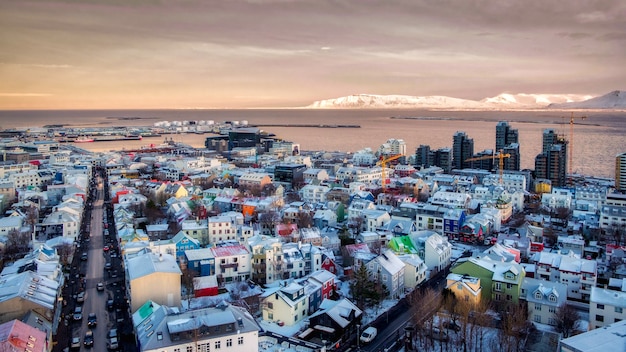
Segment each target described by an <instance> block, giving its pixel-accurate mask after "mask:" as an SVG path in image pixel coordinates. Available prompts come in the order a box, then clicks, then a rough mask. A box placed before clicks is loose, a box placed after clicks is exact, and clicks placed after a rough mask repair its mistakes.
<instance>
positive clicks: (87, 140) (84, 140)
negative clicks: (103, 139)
mask: <svg viewBox="0 0 626 352" xmlns="http://www.w3.org/2000/svg"><path fill="white" fill-rule="evenodd" d="M90 142H93V138H89V137H78V138H76V139H75V140H74V143H90Z"/></svg>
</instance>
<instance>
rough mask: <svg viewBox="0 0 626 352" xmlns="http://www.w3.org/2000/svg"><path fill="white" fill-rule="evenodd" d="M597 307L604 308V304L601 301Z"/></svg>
mask: <svg viewBox="0 0 626 352" xmlns="http://www.w3.org/2000/svg"><path fill="white" fill-rule="evenodd" d="M596 307H597V308H598V309H604V304H599V303H598V304H597V305H596Z"/></svg>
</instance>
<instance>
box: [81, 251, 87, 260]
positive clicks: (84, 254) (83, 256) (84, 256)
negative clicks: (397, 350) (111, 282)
mask: <svg viewBox="0 0 626 352" xmlns="http://www.w3.org/2000/svg"><path fill="white" fill-rule="evenodd" d="M80 260H83V261H85V260H87V252H83V254H82V255H81V256H80Z"/></svg>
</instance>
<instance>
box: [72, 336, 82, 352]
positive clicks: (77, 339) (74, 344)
mask: <svg viewBox="0 0 626 352" xmlns="http://www.w3.org/2000/svg"><path fill="white" fill-rule="evenodd" d="M70 348H71V349H73V350H76V349H80V336H74V337H72V341H71V342H70Z"/></svg>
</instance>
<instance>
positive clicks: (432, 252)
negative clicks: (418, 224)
mask: <svg viewBox="0 0 626 352" xmlns="http://www.w3.org/2000/svg"><path fill="white" fill-rule="evenodd" d="M411 240H412V241H413V243H414V247H415V248H416V249H417V251H418V254H419V256H420V258H422V259H423V260H424V262H425V263H426V266H427V267H428V269H429V270H431V271H432V272H433V273H435V272H439V271H441V270H444V269H445V268H446V267H448V266H449V265H450V258H451V257H452V244H450V242H448V239H447V238H446V237H443V236H441V235H440V234H438V233H436V232H433V231H419V232H417V233H415V234H413V235H411Z"/></svg>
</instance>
